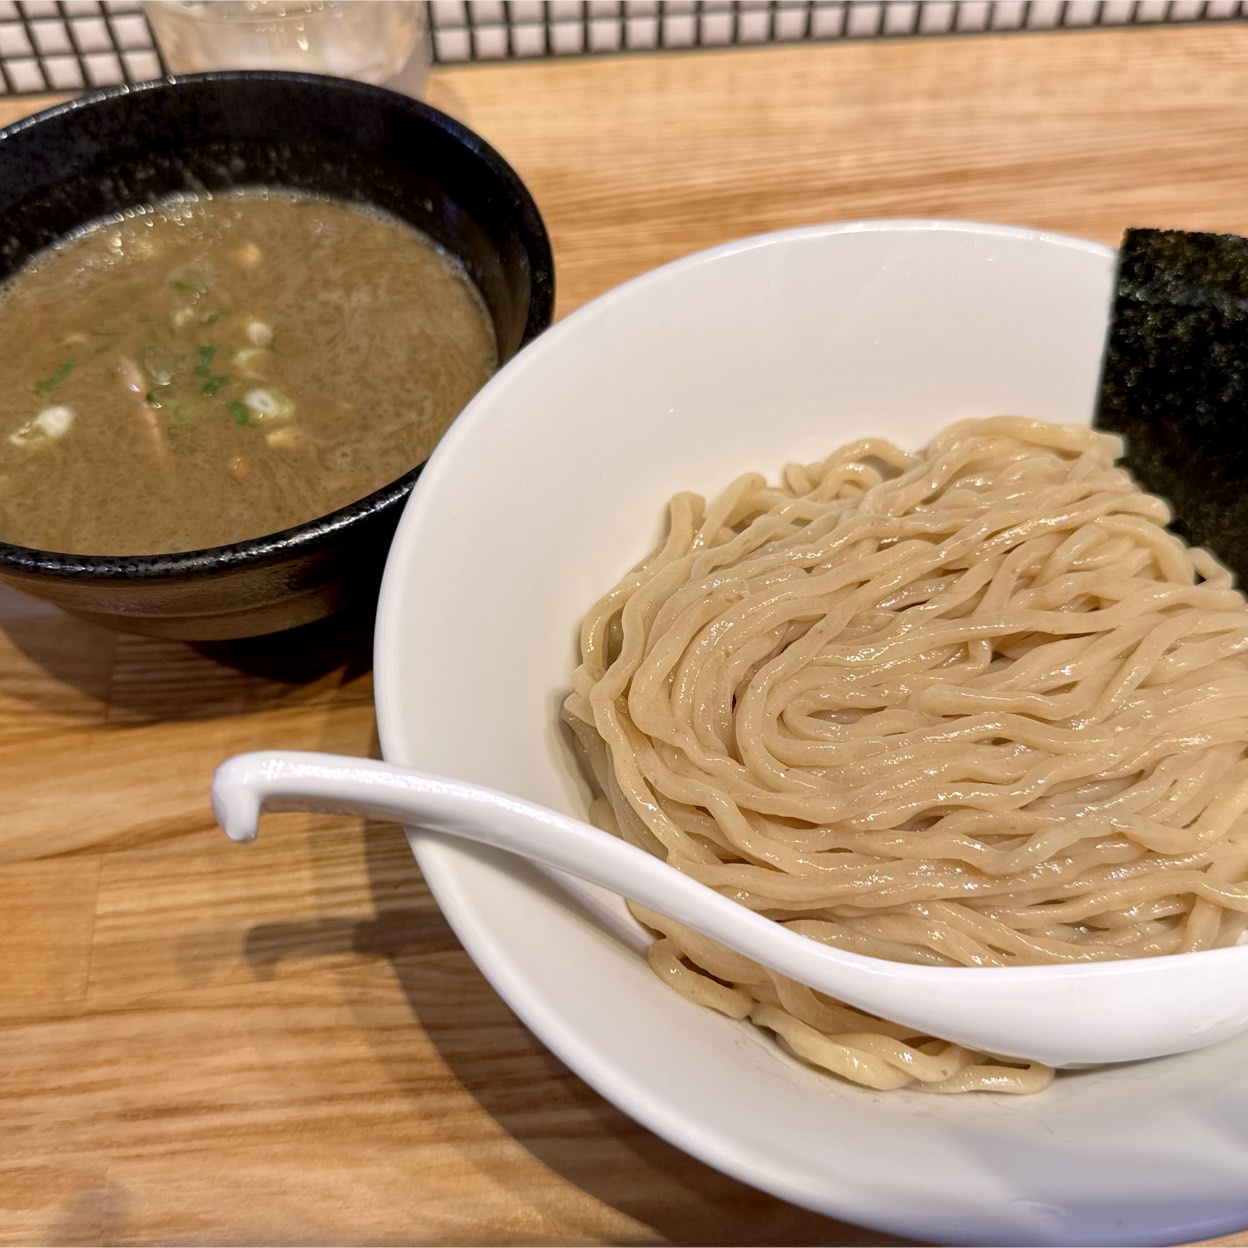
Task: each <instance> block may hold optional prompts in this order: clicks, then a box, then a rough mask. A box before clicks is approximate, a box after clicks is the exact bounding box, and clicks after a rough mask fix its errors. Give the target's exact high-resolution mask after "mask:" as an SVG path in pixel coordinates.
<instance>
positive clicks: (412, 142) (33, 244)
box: [0, 72, 551, 360]
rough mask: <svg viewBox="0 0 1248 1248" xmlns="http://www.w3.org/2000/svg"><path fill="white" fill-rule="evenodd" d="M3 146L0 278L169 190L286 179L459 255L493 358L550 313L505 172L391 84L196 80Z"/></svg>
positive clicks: (63, 120) (105, 97)
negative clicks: (489, 330)
mask: <svg viewBox="0 0 1248 1248" xmlns="http://www.w3.org/2000/svg"><path fill="white" fill-rule="evenodd" d="M0 153H2V154H3V164H2V165H0V167H2V168H3V171H4V176H3V178H2V179H0V219H3V220H4V223H5V230H4V234H3V237H0V281H3V280H4V279H5V278H6V277H8V276H9V275H11V274H12V273H13V272H14V271H15V270H16V269H18V268H20V267H21V265H22V264H24V263H25V262H26V261H27V260H28V259H29V258H30V257H31V256H32V255H34V254H35V253H36V252H38V251H40V250H42V249H43V248H45V247H47V246H49V245H51V244H52V243H54V242H56V241H57V240H59V239H61V238H63V237H65V236H66V235H69V234H73V233H74V232H76V231H77V230H79V229H81V228H82V226H83V225H85V224H87V223H89V222H92V221H95V220H98V219H100V218H101V217H105V216H107V215H109V214H111V213H114V212H118V211H122V210H124V209H126V208H130V207H133V206H135V205H139V204H144V203H150V202H152V201H153V200H155V199H160V198H162V197H164V196H167V195H170V194H173V193H175V192H203V191H223V190H230V189H234V188H237V187H241V186H255V185H265V186H283V187H287V188H292V189H298V190H306V191H311V192H314V193H317V194H322V195H328V196H332V197H334V198H338V199H344V200H348V201H352V202H358V203H367V204H372V205H374V206H376V207H377V208H380V209H383V210H385V211H387V212H390V213H392V214H394V215H395V216H397V217H399V218H401V219H402V220H405V221H408V222H410V223H411V224H412V225H414V226H416V227H417V228H418V229H420V230H423V231H424V232H425V233H426V234H428V235H429V236H430V237H431V238H433V239H434V240H435V241H436V242H438V243H439V244H441V245H442V246H443V247H445V248H446V249H447V250H448V251H449V252H451V253H452V254H453V255H455V256H457V257H459V259H460V260H461V261H462V262H463V264H464V265H465V267H466V269H467V271H468V274H469V276H470V277H471V278H472V279H473V281H474V283H475V284H476V285H477V288H478V289H479V290H480V291H481V294H482V296H483V298H484V300H485V302H486V305H487V307H488V309H489V312H490V316H491V318H492V320H493V322H494V327H495V332H496V335H497V338H498V345H499V354H500V357H501V358H502V359H504V360H505V359H508V358H510V357H511V356H512V355H514V354H515V352H516V351H517V350H518V349H519V348H520V346H521V344H522V343H523V342H524V341H525V340H526V338H527V337H530V336H532V334H533V333H535V332H540V329H541V328H544V325H545V323H546V322H548V321H549V314H550V302H551V300H550V282H551V276H550V266H549V249H548V246H547V244H546V238H545V231H544V229H543V228H542V225H541V221H540V219H539V218H538V216H537V213H536V210H535V209H534V208H533V206H532V203H531V201H530V200H529V199H528V196H527V193H526V192H525V191H524V189H523V188H522V187H521V185H520V183H519V181H518V180H517V179H516V177H515V174H514V173H513V172H512V171H511V170H510V168H509V167H508V166H507V165H506V164H505V163H504V162H503V161H502V160H501V159H500V158H499V157H498V156H497V154H496V153H494V152H493V150H492V149H491V148H489V147H488V145H486V144H485V143H483V142H482V141H481V140H480V139H479V138H478V137H477V136H476V135H474V134H472V133H471V132H470V131H468V130H466V129H465V128H464V127H462V126H460V125H459V124H458V123H456V122H454V121H452V120H451V119H450V118H449V117H446V116H445V115H444V114H442V113H439V112H438V111H437V110H435V109H432V108H429V107H428V106H426V105H424V104H421V103H419V102H418V101H416V100H411V99H409V98H407V97H406V96H402V95H398V94H396V93H394V92H389V91H385V90H382V89H380V88H377V87H371V86H367V85H365V84H362V83H355V82H347V81H344V80H339V79H329V78H321V77H317V76H314V75H303V74H283V73H259V72H227V73H220V74H203V75H193V76H190V77H187V78H183V79H181V80H178V81H177V82H176V83H172V84H171V83H169V82H155V83H149V84H143V85H142V86H140V87H137V88H133V89H125V88H123V89H117V90H111V91H107V92H102V93H99V94H97V95H96V96H95V97H86V98H84V99H83V100H77V101H73V102H71V103H70V104H67V105H65V106H63V107H62V108H60V109H58V110H54V111H53V112H52V113H50V114H46V115H44V116H43V117H41V118H39V119H37V120H31V121H28V122H21V123H18V124H17V125H15V126H13V127H11V128H10V129H9V131H8V132H6V134H5V137H4V140H3V145H2V146H0ZM535 254H536V255H537V256H539V257H541V262H539V263H537V264H534V263H533V257H534V255H535ZM539 322H540V323H539Z"/></svg>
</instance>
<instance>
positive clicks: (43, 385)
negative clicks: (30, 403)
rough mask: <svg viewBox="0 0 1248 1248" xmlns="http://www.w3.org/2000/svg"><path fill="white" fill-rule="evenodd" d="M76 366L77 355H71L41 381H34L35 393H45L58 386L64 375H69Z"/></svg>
mask: <svg viewBox="0 0 1248 1248" xmlns="http://www.w3.org/2000/svg"><path fill="white" fill-rule="evenodd" d="M77 367H78V357H77V356H76V355H71V356H70V357H69V359H67V360H66V361H65V362H64V363H63V364H62V365H61V366H60V367H59V368H58V369H56V370H55V371H54V372H52V373H51V374H49V375H48V376H47V377H45V378H44V379H43V380H42V381H37V382H35V393H36V394H47V392H48V391H49V390H51V389H53V387H55V386H59V385H60V384H61V382H63V381H64V380H65V378H66V377H68V376H69V375H70V373H72V372H73V371H74V369H76V368H77Z"/></svg>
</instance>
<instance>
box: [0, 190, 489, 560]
mask: <svg viewBox="0 0 1248 1248" xmlns="http://www.w3.org/2000/svg"><path fill="white" fill-rule="evenodd" d="M0 330H2V331H3V334H4V339H5V341H6V343H8V344H9V349H7V350H5V351H3V352H0V540H4V541H8V542H14V543H17V544H20V545H24V546H32V547H35V548H38V549H44V550H55V551H64V552H67V553H74V554H114V555H126V554H152V553H169V552H174V551H181V550H194V549H199V548H202V547H206V546H216V545H222V544H225V543H229V542H235V541H240V540H243V539H246V538H249V537H257V536H260V535H262V534H265V533H273V532H277V531H278V530H280V529H283V528H287V527H289V526H290V525H292V524H298V523H301V522H303V521H306V520H311V519H314V518H315V517H316V516H320V515H324V514H325V513H327V512H329V511H333V510H335V509H336V508H338V507H340V506H343V505H344V504H346V503H349V502H352V501H354V500H355V499H358V498H362V497H363V496H364V495H366V494H368V493H370V492H371V491H372V490H375V489H377V488H379V487H380V486H382V485H384V484H386V483H387V482H389V481H392V480H394V479H395V478H397V477H399V476H401V475H402V474H403V473H404V472H406V471H408V470H409V469H411V468H412V467H414V466H415V465H416V464H418V463H420V462H421V461H422V460H424V459H425V458H426V456H427V455H428V454H429V452H430V451H431V450H432V449H433V447H434V445H435V443H436V442H437V440H438V438H439V437H440V436H441V434H442V433H443V432H444V430H445V429H446V427H447V425H448V424H449V423H450V422H451V420H452V419H453V418H454V417H455V415H456V414H457V413H458V412H459V411H460V409H461V408H462V407H463V406H464V404H465V403H466V402H467V401H468V400H469V399H470V398H471V397H472V395H473V394H474V393H475V392H476V391H477V390H478V389H479V388H480V387H481V385H482V384H483V383H484V382H485V381H486V379H487V378H488V377H489V375H490V374H491V373H492V372H493V371H494V369H495V368H496V366H497V350H496V346H495V342H494V336H493V330H492V327H491V324H490V321H489V317H488V315H487V313H486V311H485V309H484V307H483V305H482V303H481V300H480V297H479V295H478V294H477V292H476V291H475V289H474V288H473V287H472V285H471V284H470V282H469V281H468V279H467V278H466V276H465V275H464V274H463V272H462V271H461V270H460V269H459V268H458V266H457V265H456V264H455V263H454V262H452V261H451V260H449V259H448V258H447V257H446V256H445V254H444V253H442V252H441V251H439V250H438V249H437V248H436V247H435V246H434V245H433V244H432V243H431V242H430V241H429V240H427V239H426V238H425V237H424V236H423V235H421V234H419V233H418V232H417V231H416V230H414V229H412V228H411V227H409V226H407V225H405V224H402V223H399V222H397V221H394V220H392V219H390V218H386V217H383V216H381V215H379V214H375V213H373V212H371V211H369V210H366V209H363V208H359V207H355V206H349V205H346V204H342V203H337V202H332V201H327V200H324V199H319V198H313V197H311V196H303V195H296V194H284V193H280V194H279V193H276V192H273V193H270V192H265V191H246V192H242V193H239V194H236V195H230V196H217V197H214V198H207V197H205V198H200V199H180V200H176V201H167V202H164V203H162V204H158V205H156V206H155V207H154V208H150V209H147V210H144V211H141V212H138V213H135V214H133V215H129V216H127V217H126V218H124V219H122V220H119V221H116V220H115V221H110V222H107V223H103V224H100V225H97V226H95V227H93V228H91V229H89V230H88V231H86V232H85V233H84V234H82V235H81V236H79V237H78V238H76V239H74V240H72V241H70V242H67V243H65V244H62V245H61V246H60V247H58V248H56V249H55V250H53V251H51V252H48V253H45V254H44V255H43V256H41V257H38V258H36V260H35V261H34V262H33V263H32V264H31V265H29V266H27V267H26V268H25V269H24V270H22V272H20V273H19V274H17V276H16V277H15V278H14V279H12V280H11V281H10V282H9V283H8V284H7V285H6V286H5V287H4V288H3V289H0ZM49 411H50V412H51V413H52V415H50V416H49V415H47V413H48V412H49ZM66 413H68V416H67V415H66Z"/></svg>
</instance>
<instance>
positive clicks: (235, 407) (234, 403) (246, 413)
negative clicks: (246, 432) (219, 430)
mask: <svg viewBox="0 0 1248 1248" xmlns="http://www.w3.org/2000/svg"><path fill="white" fill-rule="evenodd" d="M225 410H226V411H227V412H229V414H230V416H231V417H232V418H233V420H234V423H235V424H236V425H249V424H251V409H250V408H249V407H248V406H247V404H246V403H241V402H239V400H238V399H233V400H231V401H230V402H229V403H227V404H226V405H225Z"/></svg>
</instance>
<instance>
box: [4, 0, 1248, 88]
mask: <svg viewBox="0 0 1248 1248" xmlns="http://www.w3.org/2000/svg"><path fill="white" fill-rule="evenodd" d="M428 13H429V22H430V39H431V51H432V54H433V59H434V60H435V61H438V62H442V63H454V62H462V61H478V60H491V59H501V58H506V57H530V56H567V55H573V56H576V55H584V54H587V53H619V52H630V51H651V50H655V49H663V48H689V47H723V46H727V45H739V44H754V43H794V42H801V41H803V40H836V39H863V38H867V39H881V38H897V37H909V36H927V35H957V34H973V33H977V32H982V31H985V30H993V31H1006V30H1012V31H1027V30H1046V29H1053V28H1082V27H1088V26H1113V25H1129V24H1139V23H1149V24H1152V23H1159V22H1196V21H1232V20H1238V19H1241V18H1243V17H1244V16H1245V15H1246V14H1248V0H875V2H872V0H432V3H430V4H429V6H428ZM163 72H164V66H163V64H162V62H161V59H160V54H159V52H158V51H157V49H156V47H155V44H154V42H153V40H152V35H151V31H150V29H149V27H148V25H147V20H146V18H145V17H144V15H143V10H142V7H141V6H140V4H139V3H138V0H0V94H10V95H21V94H29V93H35V92H44V91H77V90H83V89H85V88H88V87H96V86H106V85H109V84H112V83H117V82H136V81H140V80H142V79H144V78H152V77H156V76H158V75H159V74H161V73H163Z"/></svg>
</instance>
